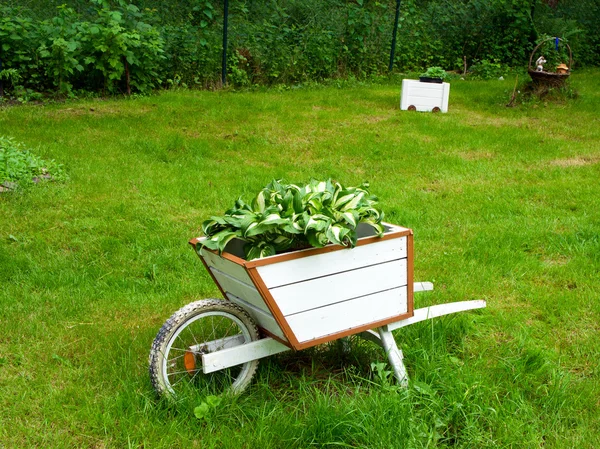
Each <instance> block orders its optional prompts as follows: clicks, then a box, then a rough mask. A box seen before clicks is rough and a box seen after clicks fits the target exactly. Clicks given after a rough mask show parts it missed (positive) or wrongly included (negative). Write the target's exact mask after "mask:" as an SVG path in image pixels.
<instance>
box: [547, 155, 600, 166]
mask: <svg viewBox="0 0 600 449" xmlns="http://www.w3.org/2000/svg"><path fill="white" fill-rule="evenodd" d="M598 162H600V156H576V157H572V158H569V159H555V160H553V161H550V165H554V166H557V167H583V166H585V165H592V164H597V163H598Z"/></svg>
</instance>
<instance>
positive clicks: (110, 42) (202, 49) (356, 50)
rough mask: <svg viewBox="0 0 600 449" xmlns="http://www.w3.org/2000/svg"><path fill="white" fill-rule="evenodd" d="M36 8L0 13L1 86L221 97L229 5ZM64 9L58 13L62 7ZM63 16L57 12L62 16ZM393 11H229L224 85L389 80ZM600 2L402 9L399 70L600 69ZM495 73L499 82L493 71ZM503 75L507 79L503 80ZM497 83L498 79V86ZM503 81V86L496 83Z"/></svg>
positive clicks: (496, 1)
mask: <svg viewBox="0 0 600 449" xmlns="http://www.w3.org/2000/svg"><path fill="white" fill-rule="evenodd" d="M62 3H63V2H62V1H61V2H58V1H57V0H40V1H39V2H33V1H23V2H16V1H9V2H7V3H6V4H8V5H11V4H15V5H17V4H18V5H20V6H19V7H13V6H0V42H1V47H0V58H2V62H3V68H4V69H13V70H17V71H18V73H19V78H20V81H19V83H20V84H16V83H15V82H14V79H11V81H10V82H8V83H7V85H6V86H5V90H6V91H7V92H9V93H10V94H11V95H12V96H13V97H17V96H18V95H17V91H19V92H20V95H21V97H23V98H24V97H30V94H24V92H27V89H30V90H32V91H35V92H44V93H58V94H60V95H63V96H65V95H66V96H69V95H74V94H75V93H76V92H79V91H81V90H87V91H92V92H100V91H101V92H103V93H120V92H127V93H130V92H141V93H146V92H148V91H150V90H152V89H156V88H160V87H167V88H168V87H171V86H189V87H208V88H212V87H215V86H218V85H220V74H221V55H222V49H221V45H222V33H223V25H222V23H223V22H222V17H223V3H222V2H216V1H214V0H178V1H175V2H164V1H161V0H135V1H127V0H111V1H109V0H65V2H64V4H62ZM61 4H62V5H61ZM59 5H60V6H59ZM395 5H396V2H395V0H384V1H375V0H355V1H344V0H331V1H327V2H323V1H320V0H265V1H263V2H232V4H231V5H230V10H229V29H228V36H229V37H228V42H229V44H228V49H227V50H228V60H227V65H228V76H229V78H228V82H229V83H231V84H232V85H234V86H240V87H245V86H253V85H257V84H287V85H289V84H297V83H306V82H310V81H322V80H328V79H332V78H351V79H365V78H368V77H373V76H380V75H383V74H386V73H387V70H388V61H389V55H390V50H391V49H390V43H391V35H392V31H393V30H392V28H393V23H394V14H395ZM599 15H600V1H598V0H590V1H586V2H578V1H577V0H564V1H561V2H558V3H557V4H556V5H554V7H550V6H549V5H548V4H546V2H539V1H535V2H530V1H527V2H523V1H517V0H470V1H462V0H450V1H446V2H435V1H431V0H428V1H423V2H417V1H416V0H406V1H403V2H402V6H401V10H400V21H399V28H398V39H397V43H396V49H395V59H394V61H393V63H394V65H393V66H394V69H395V70H399V71H402V72H404V73H406V72H408V71H415V72H416V71H422V70H423V69H424V68H425V67H432V66H438V67H441V68H443V69H445V70H463V61H464V60H465V59H466V62H467V65H468V66H469V67H471V66H474V71H475V72H477V71H478V72H480V73H478V74H477V75H476V76H477V77H480V78H488V77H492V76H496V75H497V74H498V72H500V71H499V70H495V69H494V67H492V66H491V65H496V64H498V65H499V67H500V68H502V69H503V68H505V67H525V66H526V64H527V61H528V58H529V55H530V53H531V51H532V50H533V48H534V46H535V44H536V42H538V39H539V38H540V37H541V36H544V35H551V36H560V37H562V38H564V39H568V40H569V42H570V43H571V44H572V47H573V51H574V55H575V59H576V61H577V63H578V64H582V65H584V64H588V65H589V64H596V65H597V64H600V51H598V48H600V28H598V27H597V17H598V16H599ZM492 69H494V70H492ZM502 71H503V70H502ZM492 73H494V75H492ZM498 76H500V75H498Z"/></svg>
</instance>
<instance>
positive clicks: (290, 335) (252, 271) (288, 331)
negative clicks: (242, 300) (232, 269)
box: [246, 268, 298, 349]
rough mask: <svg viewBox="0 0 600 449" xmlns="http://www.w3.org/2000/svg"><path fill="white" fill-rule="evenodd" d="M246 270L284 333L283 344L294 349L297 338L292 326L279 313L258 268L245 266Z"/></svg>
mask: <svg viewBox="0 0 600 449" xmlns="http://www.w3.org/2000/svg"><path fill="white" fill-rule="evenodd" d="M246 271H247V272H248V276H250V279H252V282H254V286H255V287H256V290H258V292H259V293H260V296H262V298H263V300H264V301H265V303H266V304H267V307H268V308H269V310H270V311H271V315H273V318H274V319H275V321H276V322H277V324H278V325H279V328H280V329H281V331H282V332H283V335H285V337H286V338H287V339H288V340H289V341H288V342H286V343H284V344H285V345H286V346H289V347H291V348H293V349H296V346H297V345H298V339H297V338H296V335H294V332H292V328H291V327H290V325H289V324H288V322H287V320H286V319H285V317H284V316H283V313H281V310H280V309H279V306H278V305H277V302H276V301H275V299H274V298H273V296H272V295H271V292H270V291H269V288H268V287H267V286H266V285H265V283H264V281H263V279H262V277H261V276H260V274H259V273H258V270H257V269H256V268H247V269H246Z"/></svg>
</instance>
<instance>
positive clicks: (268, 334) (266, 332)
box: [258, 326, 294, 349]
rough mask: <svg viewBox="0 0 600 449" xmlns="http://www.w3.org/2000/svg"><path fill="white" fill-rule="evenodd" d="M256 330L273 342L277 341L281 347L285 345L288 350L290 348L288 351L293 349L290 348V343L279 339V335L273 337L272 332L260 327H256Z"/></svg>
mask: <svg viewBox="0 0 600 449" xmlns="http://www.w3.org/2000/svg"><path fill="white" fill-rule="evenodd" d="M258 328H259V329H260V331H261V332H262V333H264V334H265V335H267V336H269V337H271V338H272V339H273V340H277V341H278V342H279V343H281V344H282V345H286V346H287V347H288V348H290V349H294V348H292V345H291V344H290V342H289V341H287V340H286V339H284V338H281V337H280V336H279V335H275V334H274V333H273V332H271V331H269V330H267V329H265V328H264V327H260V326H258Z"/></svg>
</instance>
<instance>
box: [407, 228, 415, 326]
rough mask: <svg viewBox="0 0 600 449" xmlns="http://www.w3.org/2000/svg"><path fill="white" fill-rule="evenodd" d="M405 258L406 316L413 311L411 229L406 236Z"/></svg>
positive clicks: (413, 268) (412, 248)
mask: <svg viewBox="0 0 600 449" xmlns="http://www.w3.org/2000/svg"><path fill="white" fill-rule="evenodd" d="M406 243H407V244H406V258H407V270H408V273H407V275H408V276H407V282H408V285H407V292H406V304H407V306H408V308H407V312H408V313H409V314H410V315H408V317H412V316H413V315H414V313H415V301H414V297H415V294H414V289H415V284H414V279H415V278H414V275H415V264H414V260H415V259H414V235H413V232H412V231H411V232H410V234H409V235H408V236H407V237H406Z"/></svg>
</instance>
